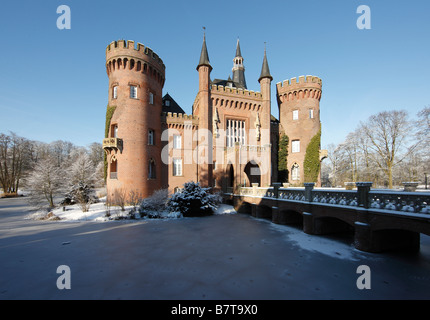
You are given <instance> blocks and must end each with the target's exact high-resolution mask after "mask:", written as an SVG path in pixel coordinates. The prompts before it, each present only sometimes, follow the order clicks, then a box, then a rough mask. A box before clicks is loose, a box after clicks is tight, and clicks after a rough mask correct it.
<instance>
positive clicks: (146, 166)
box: [103, 40, 165, 198]
mask: <svg viewBox="0 0 430 320" xmlns="http://www.w3.org/2000/svg"><path fill="white" fill-rule="evenodd" d="M106 71H107V75H108V77H109V104H108V110H107V113H106V132H105V134H106V138H105V139H104V141H103V148H104V150H105V152H106V160H107V176H106V184H107V193H108V196H113V195H114V193H115V190H116V189H117V190H118V191H121V192H122V193H123V194H125V195H126V197H127V198H128V197H129V196H130V193H133V192H134V193H138V194H139V196H140V197H148V196H150V195H151V194H152V193H153V191H155V190H158V189H160V188H162V187H163V186H162V183H161V181H162V179H161V175H162V171H161V167H162V162H161V120H160V116H161V112H162V110H161V109H162V88H163V85H164V81H165V66H164V64H163V61H162V60H161V59H160V58H159V57H158V55H157V54H155V53H154V52H153V51H152V50H151V49H149V48H148V47H144V46H143V45H142V44H140V43H138V44H137V47H135V44H134V41H124V40H120V41H114V42H112V43H110V44H109V45H108V46H107V48H106Z"/></svg>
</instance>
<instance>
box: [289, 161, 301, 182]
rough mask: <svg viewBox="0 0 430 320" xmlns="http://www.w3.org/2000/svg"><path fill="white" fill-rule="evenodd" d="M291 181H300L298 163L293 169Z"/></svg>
mask: <svg viewBox="0 0 430 320" xmlns="http://www.w3.org/2000/svg"><path fill="white" fill-rule="evenodd" d="M291 179H292V180H300V167H299V165H298V164H297V163H295V164H294V165H293V167H292V168H291Z"/></svg>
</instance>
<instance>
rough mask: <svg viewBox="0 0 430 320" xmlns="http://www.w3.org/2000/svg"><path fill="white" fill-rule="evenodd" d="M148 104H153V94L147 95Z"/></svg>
mask: <svg viewBox="0 0 430 320" xmlns="http://www.w3.org/2000/svg"><path fill="white" fill-rule="evenodd" d="M149 104H154V94H153V93H152V92H150V93H149Z"/></svg>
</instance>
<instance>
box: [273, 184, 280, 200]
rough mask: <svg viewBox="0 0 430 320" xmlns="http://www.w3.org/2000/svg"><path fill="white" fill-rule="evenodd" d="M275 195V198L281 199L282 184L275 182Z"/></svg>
mask: <svg viewBox="0 0 430 320" xmlns="http://www.w3.org/2000/svg"><path fill="white" fill-rule="evenodd" d="M272 184H273V194H274V196H275V198H276V199H278V198H279V188H280V187H281V183H280V182H273V183H272Z"/></svg>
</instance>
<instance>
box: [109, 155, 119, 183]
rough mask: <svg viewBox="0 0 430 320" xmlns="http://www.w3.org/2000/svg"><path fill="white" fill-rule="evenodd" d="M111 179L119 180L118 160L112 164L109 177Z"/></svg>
mask: <svg viewBox="0 0 430 320" xmlns="http://www.w3.org/2000/svg"><path fill="white" fill-rule="evenodd" d="M109 178H110V179H118V161H117V160H113V161H112V162H111V163H110V175H109Z"/></svg>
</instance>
